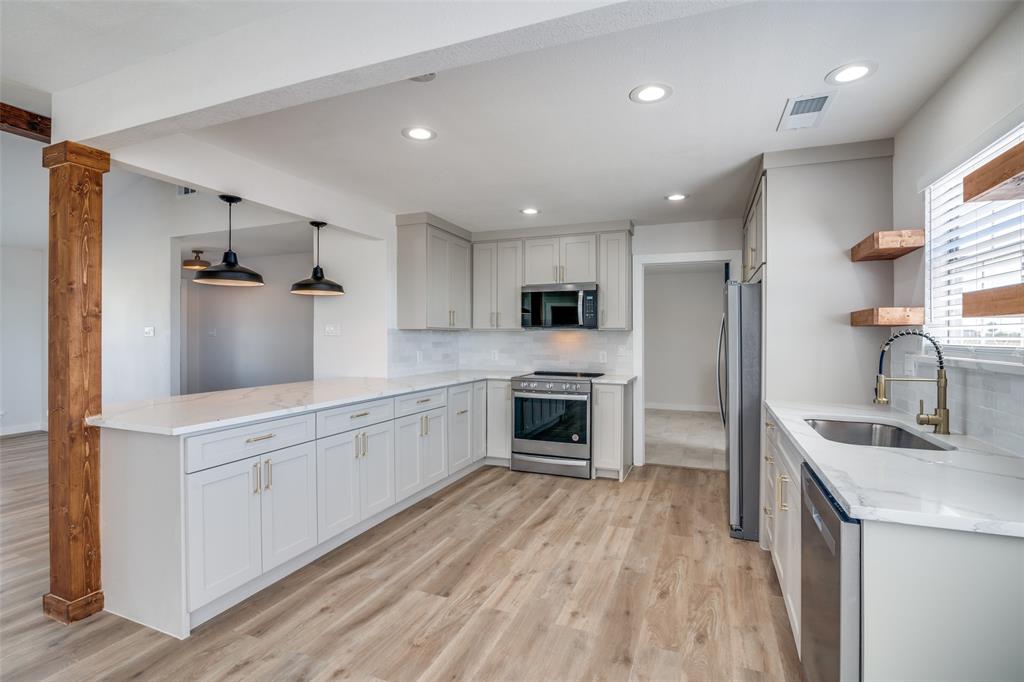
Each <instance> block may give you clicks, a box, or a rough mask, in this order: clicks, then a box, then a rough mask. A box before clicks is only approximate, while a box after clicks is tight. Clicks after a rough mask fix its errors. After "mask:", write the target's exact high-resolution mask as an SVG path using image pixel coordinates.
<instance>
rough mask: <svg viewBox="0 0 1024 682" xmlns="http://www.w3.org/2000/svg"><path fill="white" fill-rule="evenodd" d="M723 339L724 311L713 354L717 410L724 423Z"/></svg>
mask: <svg viewBox="0 0 1024 682" xmlns="http://www.w3.org/2000/svg"><path fill="white" fill-rule="evenodd" d="M724 341H725V313H722V328H721V329H720V330H719V331H718V354H717V355H716V356H715V367H716V372H715V385H716V386H717V387H718V411H719V412H720V413H721V414H722V424H723V425H724V424H725V398H724V397H723V396H722V343H723V342H724Z"/></svg>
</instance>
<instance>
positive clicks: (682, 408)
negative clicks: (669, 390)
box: [645, 401, 718, 412]
mask: <svg viewBox="0 0 1024 682" xmlns="http://www.w3.org/2000/svg"><path fill="white" fill-rule="evenodd" d="M645 407H647V409H650V410H674V411H676V412H718V405H689V404H687V403H652V402H650V401H648V402H647V403H646V405H645Z"/></svg>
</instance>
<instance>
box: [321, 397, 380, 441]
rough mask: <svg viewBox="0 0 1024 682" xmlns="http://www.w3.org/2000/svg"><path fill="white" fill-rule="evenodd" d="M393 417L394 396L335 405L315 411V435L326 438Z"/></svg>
mask: <svg viewBox="0 0 1024 682" xmlns="http://www.w3.org/2000/svg"><path fill="white" fill-rule="evenodd" d="M394 418H395V400H394V398H385V399H384V400H374V401H373V402H369V403H360V404H358V405H346V406H345V407H336V408H334V409H332V410H324V411H323V412H317V413H316V437H317V438H326V437H327V436H333V435H334V434H336V433H344V432H345V431H351V430H352V429H361V428H363V427H364V426H370V425H371V424H379V423H381V422H386V421H388V420H390V419H394Z"/></svg>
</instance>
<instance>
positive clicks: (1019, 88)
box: [892, 4, 1024, 305]
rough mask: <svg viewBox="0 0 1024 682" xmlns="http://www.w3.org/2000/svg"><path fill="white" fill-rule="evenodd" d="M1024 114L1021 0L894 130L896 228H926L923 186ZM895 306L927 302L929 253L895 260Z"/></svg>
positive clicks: (1007, 129)
mask: <svg viewBox="0 0 1024 682" xmlns="http://www.w3.org/2000/svg"><path fill="white" fill-rule="evenodd" d="M1022 120H1024V4H1020V5H1018V6H1017V8H1016V9H1015V10H1014V11H1013V12H1012V13H1011V14H1010V15H1009V16H1008V17H1007V18H1006V19H1004V20H1003V21H1002V22H1000V24H999V26H998V27H997V28H996V30H995V31H993V33H992V34H991V35H990V36H989V37H988V38H987V39H986V40H985V41H984V42H982V43H981V44H980V45H979V46H978V47H977V48H976V49H975V51H974V52H973V53H972V54H971V56H970V57H968V59H967V60H966V61H965V62H964V63H963V65H961V66H960V68H959V69H957V71H956V72H955V73H954V74H953V75H952V77H950V79H949V80H948V81H946V83H945V84H944V85H943V86H942V87H941V88H940V89H939V90H937V91H936V92H935V93H934V94H933V95H932V96H931V97H930V98H929V99H928V101H927V102H925V103H924V105H923V106H922V107H921V108H920V109H919V110H918V111H917V113H916V114H914V116H913V117H911V119H910V120H909V121H907V123H906V124H905V125H904V126H903V128H902V129H901V130H900V131H899V133H897V135H896V149H895V154H894V156H893V174H892V181H893V217H892V224H893V226H894V227H896V228H911V227H924V194H923V191H924V189H925V188H926V187H927V186H928V185H929V184H930V183H931V182H933V181H935V180H936V179H938V178H939V177H941V176H943V175H945V174H946V173H948V172H949V171H951V170H952V169H953V168H955V167H956V166H958V165H960V164H961V163H963V162H964V161H966V160H967V159H969V158H970V157H971V156H973V155H974V154H976V153H977V152H979V151H981V150H982V149H984V148H985V147H986V146H987V145H989V144H990V143H992V142H993V141H995V139H997V138H998V137H1000V136H1002V135H1003V134H1005V133H1006V132H1008V131H1009V130H1010V129H1012V128H1013V127H1014V126H1015V125H1017V124H1019V123H1020V122H1021V121H1022ZM894 267H895V300H896V304H897V305H924V286H925V284H924V282H925V279H924V252H923V250H921V251H917V252H915V253H913V254H909V255H907V256H904V257H903V258H900V259H899V260H897V261H895V266H894Z"/></svg>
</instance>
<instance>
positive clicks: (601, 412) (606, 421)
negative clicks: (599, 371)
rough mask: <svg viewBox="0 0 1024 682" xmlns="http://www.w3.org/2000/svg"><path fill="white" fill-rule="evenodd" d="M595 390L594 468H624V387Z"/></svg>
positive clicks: (592, 421)
mask: <svg viewBox="0 0 1024 682" xmlns="http://www.w3.org/2000/svg"><path fill="white" fill-rule="evenodd" d="M593 389H594V394H593V395H594V406H593V412H594V414H593V419H592V420H591V423H592V424H593V426H592V427H591V428H593V430H594V433H593V448H594V466H595V467H597V468H599V469H612V470H615V471H618V470H619V469H621V468H622V387H621V386H604V385H597V386H594V387H593Z"/></svg>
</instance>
